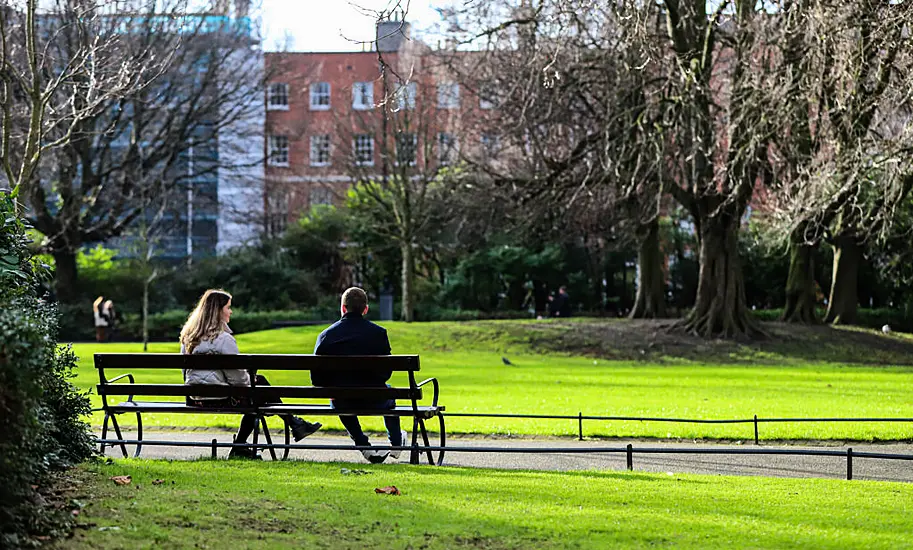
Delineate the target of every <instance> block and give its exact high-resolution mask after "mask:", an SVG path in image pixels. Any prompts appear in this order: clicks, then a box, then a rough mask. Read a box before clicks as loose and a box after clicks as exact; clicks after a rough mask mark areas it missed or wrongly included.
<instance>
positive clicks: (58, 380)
mask: <svg viewBox="0 0 913 550" xmlns="http://www.w3.org/2000/svg"><path fill="white" fill-rule="evenodd" d="M0 219H2V220H3V224H2V226H0V258H2V259H3V263H2V268H0V472H2V473H3V477H4V479H3V483H2V484H0V547H19V546H24V545H25V544H26V542H25V541H26V539H25V538H24V537H26V536H28V535H30V534H36V533H38V532H42V534H46V533H47V532H49V531H51V530H53V529H54V525H56V524H59V523H60V522H61V521H62V520H63V519H65V518H61V517H57V516H55V515H54V513H51V512H50V511H48V510H45V509H44V508H43V507H42V505H41V500H40V498H39V497H38V495H37V494H36V492H35V489H34V488H33V486H34V485H37V484H41V483H43V482H45V481H46V480H47V477H48V475H49V474H50V473H51V472H52V471H54V470H59V469H61V468H64V467H66V466H69V465H71V464H73V463H76V462H80V461H82V460H84V459H85V458H87V457H88V456H90V455H91V453H92V437H91V435H90V432H89V427H88V425H87V424H86V423H85V422H84V420H83V419H84V418H85V416H87V415H88V414H89V413H90V405H89V400H88V398H87V396H86V394H85V393H81V392H79V391H78V390H77V389H76V387H75V386H74V385H73V384H72V383H71V382H70V380H69V379H70V378H71V377H72V376H73V372H72V371H73V369H75V365H76V356H75V355H74V354H73V353H72V352H71V351H70V350H69V348H62V347H58V345H57V317H58V314H57V311H56V309H55V308H54V307H53V306H51V305H49V304H47V303H45V302H44V301H42V300H39V299H38V296H37V289H38V288H39V287H38V283H39V281H40V279H41V277H42V275H43V274H44V273H45V272H46V271H45V270H44V268H43V267H41V266H39V265H36V262H34V261H33V260H32V258H31V257H30V254H29V252H28V248H27V247H28V244H29V241H30V239H29V237H28V235H27V233H26V231H27V226H26V224H25V223H24V222H23V221H22V220H21V218H19V217H18V215H17V212H16V206H15V204H14V202H13V201H12V200H11V199H10V197H9V196H7V195H0Z"/></svg>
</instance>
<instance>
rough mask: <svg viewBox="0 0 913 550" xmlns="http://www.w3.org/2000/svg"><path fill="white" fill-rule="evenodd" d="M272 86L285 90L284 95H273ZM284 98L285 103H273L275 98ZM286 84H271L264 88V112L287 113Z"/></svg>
mask: <svg viewBox="0 0 913 550" xmlns="http://www.w3.org/2000/svg"><path fill="white" fill-rule="evenodd" d="M274 86H281V87H283V88H285V91H284V93H282V94H275V93H273V87H274ZM277 97H279V98H282V97H284V98H285V103H273V100H274V99H275V98H277ZM288 109H289V106H288V83H286V82H273V83H271V84H270V85H269V86H268V87H267V88H266V110H267V111H288Z"/></svg>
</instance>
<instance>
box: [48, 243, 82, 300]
mask: <svg viewBox="0 0 913 550" xmlns="http://www.w3.org/2000/svg"><path fill="white" fill-rule="evenodd" d="M51 254H52V255H53V256H54V264H55V268H54V286H55V290H56V292H57V301H58V302H60V303H63V304H69V303H73V302H74V301H75V300H76V297H77V295H78V292H77V290H76V281H77V272H76V253H75V252H73V251H71V250H54V251H53V252H52V253H51Z"/></svg>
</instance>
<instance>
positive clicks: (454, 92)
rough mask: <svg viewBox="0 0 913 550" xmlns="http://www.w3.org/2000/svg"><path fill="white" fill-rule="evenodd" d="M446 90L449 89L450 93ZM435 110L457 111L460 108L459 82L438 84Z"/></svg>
mask: <svg viewBox="0 0 913 550" xmlns="http://www.w3.org/2000/svg"><path fill="white" fill-rule="evenodd" d="M446 88H450V91H447V90H446ZM444 100H446V102H445V101H444ZM437 108H438V109H459V108H460V83H459V82H438V85H437Z"/></svg>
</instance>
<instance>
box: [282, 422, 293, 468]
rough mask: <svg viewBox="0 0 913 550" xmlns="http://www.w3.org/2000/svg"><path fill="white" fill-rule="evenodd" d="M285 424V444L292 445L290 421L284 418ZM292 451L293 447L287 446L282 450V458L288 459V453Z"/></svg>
mask: <svg viewBox="0 0 913 550" xmlns="http://www.w3.org/2000/svg"><path fill="white" fill-rule="evenodd" d="M283 424H285V444H286V445H291V441H292V430H291V428H290V427H289V425H288V422H287V421H285V419H283ZM290 452H291V449H289V448H288V447H286V448H285V449H283V450H282V460H288V454H289V453H290Z"/></svg>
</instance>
